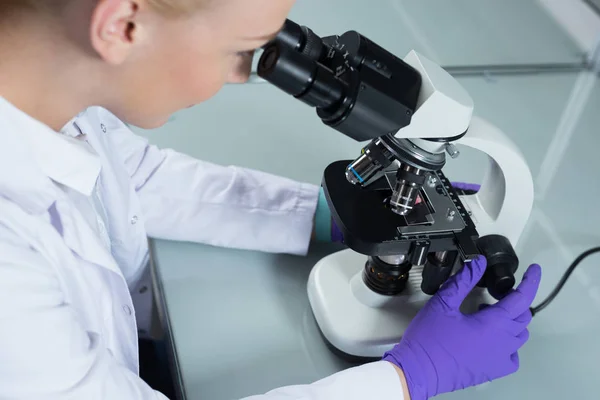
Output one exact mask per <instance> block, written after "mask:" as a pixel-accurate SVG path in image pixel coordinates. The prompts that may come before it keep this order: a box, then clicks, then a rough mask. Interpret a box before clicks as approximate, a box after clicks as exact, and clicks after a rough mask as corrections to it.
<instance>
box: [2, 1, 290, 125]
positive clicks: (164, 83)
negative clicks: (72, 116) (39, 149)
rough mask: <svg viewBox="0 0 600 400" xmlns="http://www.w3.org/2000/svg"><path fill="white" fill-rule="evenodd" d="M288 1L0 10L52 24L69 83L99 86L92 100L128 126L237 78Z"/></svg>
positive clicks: (15, 5)
mask: <svg viewBox="0 0 600 400" xmlns="http://www.w3.org/2000/svg"><path fill="white" fill-rule="evenodd" d="M293 3H294V0H0V14H3V15H5V16H7V17H6V18H2V21H1V24H2V25H4V26H5V27H8V29H10V24H17V22H16V21H20V22H25V25H27V24H26V22H31V21H34V20H35V21H36V23H37V25H34V24H29V25H28V26H44V27H47V28H48V29H53V30H54V31H56V32H57V34H56V35H52V38H50V37H49V38H48V41H50V40H52V41H53V43H55V45H54V46H53V47H55V48H57V49H58V52H59V53H63V50H64V54H65V55H67V54H68V56H65V59H69V60H70V65H69V64H66V65H65V68H69V67H70V66H72V67H73V73H74V76H73V77H72V84H74V85H78V86H79V85H89V87H90V91H92V89H91V88H94V87H95V88H101V90H102V92H103V93H98V94H97V95H96V98H97V99H92V100H91V101H93V103H94V104H99V105H102V106H105V107H107V108H109V109H110V110H111V111H112V112H114V113H115V114H117V115H118V116H119V117H120V118H122V119H124V120H126V121H128V122H130V123H133V124H135V125H139V126H142V127H155V126H158V125H161V124H162V123H164V122H165V121H166V120H167V118H168V116H169V115H170V114H172V113H173V112H175V111H177V110H179V109H182V108H185V107H187V106H191V105H194V104H197V103H200V102H202V101H205V100H207V99H208V98H210V97H212V96H213V95H214V94H216V93H217V92H218V91H219V89H221V87H222V86H223V85H224V84H225V83H226V82H244V81H245V80H246V79H247V77H248V74H249V70H250V65H251V59H252V54H253V50H254V49H256V48H258V47H260V46H262V45H263V44H265V43H266V42H267V41H268V40H269V39H271V38H272V37H273V36H274V35H275V34H276V33H277V31H278V30H279V29H280V28H281V26H282V25H283V22H284V20H285V18H286V16H287V14H288V12H289V11H290V9H291V7H292V5H293ZM40 21H44V23H41V22H40ZM25 25H23V26H25ZM20 34H21V35H23V34H27V31H23V32H21V33H20ZM57 38H58V39H57ZM57 40H59V42H57ZM57 55H58V54H57ZM74 64H77V65H74ZM75 67H77V68H75ZM84 67H85V68H84ZM76 71H77V72H76ZM86 71H87V72H86ZM78 75H82V76H78ZM86 75H87V76H86ZM48 79H52V77H50V76H49V77H48ZM67 89H68V88H67ZM95 91H98V89H96V90H95ZM1 95H2V93H0V96H1ZM88 95H89V97H93V95H94V93H92V92H90V93H88Z"/></svg>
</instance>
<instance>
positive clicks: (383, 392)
mask: <svg viewBox="0 0 600 400" xmlns="http://www.w3.org/2000/svg"><path fill="white" fill-rule="evenodd" d="M291 399H293V400H370V399H385V400H405V399H404V394H403V388H402V383H401V381H400V377H399V376H398V373H397V372H396V370H395V369H394V367H393V366H392V365H391V364H390V363H388V362H387V361H379V362H375V363H371V364H366V365H363V366H360V367H355V368H351V369H348V370H345V371H342V372H339V373H337V374H334V375H331V376H329V377H327V378H324V379H321V380H320V381H317V382H315V383H313V384H310V385H298V386H288V387H283V388H279V389H275V390H273V391H271V392H268V393H266V394H264V395H257V396H251V397H247V398H245V399H242V400H291ZM406 400H408V399H406Z"/></svg>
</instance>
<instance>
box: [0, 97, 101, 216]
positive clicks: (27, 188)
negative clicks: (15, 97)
mask: <svg viewBox="0 0 600 400" xmlns="http://www.w3.org/2000/svg"><path fill="white" fill-rule="evenodd" d="M72 129H73V125H72V122H70V123H69V124H68V125H67V126H66V127H65V130H66V131H67V134H63V133H58V132H55V131H54V130H52V129H50V128H49V127H48V126H46V125H44V124H42V123H41V122H39V121H36V120H35V119H33V118H32V117H30V116H28V115H27V114H25V113H24V112H22V111H21V110H19V109H17V108H16V107H15V106H13V105H12V104H11V103H9V102H8V101H6V100H5V99H4V98H2V97H0V154H1V155H2V156H1V157H0V190H2V192H3V193H4V194H6V195H8V196H9V197H13V198H15V199H13V200H19V201H18V202H20V203H25V205H26V206H27V207H28V208H30V211H33V209H37V211H43V210H47V209H48V207H49V206H50V205H51V204H52V203H53V201H54V200H55V199H54V198H53V197H52V196H51V195H50V193H52V192H53V190H46V189H49V185H50V184H51V181H54V182H57V183H59V184H62V185H65V186H67V187H70V188H72V189H74V190H76V191H78V192H81V193H82V194H84V195H88V196H89V195H90V194H91V193H92V191H93V189H94V186H95V184H96V181H97V179H98V176H99V175H100V170H101V163H100V158H99V157H98V155H97V154H95V153H93V152H92V150H91V149H89V148H88V147H87V146H85V143H83V142H82V141H81V140H79V139H76V138H73V137H72V136H75V135H73V134H72V133H70V132H69V131H68V130H72ZM50 180H51V181H50ZM16 198H18V199H16Z"/></svg>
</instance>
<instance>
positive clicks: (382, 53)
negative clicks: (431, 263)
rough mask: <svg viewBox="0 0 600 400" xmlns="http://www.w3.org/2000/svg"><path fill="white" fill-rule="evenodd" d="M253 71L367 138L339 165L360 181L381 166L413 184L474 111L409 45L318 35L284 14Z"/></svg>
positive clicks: (399, 208)
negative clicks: (395, 47) (396, 51)
mask: <svg viewBox="0 0 600 400" xmlns="http://www.w3.org/2000/svg"><path fill="white" fill-rule="evenodd" d="M258 75H259V76H261V77H262V78H264V79H265V80H267V81H268V82H270V83H272V84H274V85H275V86H277V87H278V88H280V89H282V90H283V91H285V92H286V93H288V94H291V95H293V96H294V97H296V98H297V99H299V100H301V101H303V102H304V103H306V104H308V105H309V106H311V107H315V108H316V110H317V114H318V116H319V117H320V118H321V120H322V121H323V122H324V123H325V124H326V125H328V126H330V127H332V128H333V129H335V130H337V131H339V132H341V133H343V134H344V135H346V136H349V137H351V138H353V139H355V140H357V141H370V143H369V144H368V145H367V146H366V147H364V149H363V150H362V153H361V155H360V156H359V157H358V158H357V159H356V160H354V162H352V163H350V165H348V167H347V169H346V171H345V176H346V178H347V179H348V181H349V182H351V183H352V184H356V185H361V186H366V185H369V184H370V183H371V182H373V181H374V180H373V178H377V177H380V174H381V173H383V171H384V170H385V169H387V168H393V169H395V170H397V171H402V172H399V173H400V175H401V176H400V178H401V180H402V178H407V179H409V180H410V182H413V183H416V184H417V186H420V185H419V184H418V182H420V181H421V180H422V177H420V176H421V175H422V174H423V173H424V172H426V171H438V170H440V169H441V168H442V167H443V166H444V165H445V162H446V158H445V153H444V150H446V149H447V147H446V146H447V145H448V144H450V143H451V142H452V141H454V140H457V139H459V138H460V137H462V135H464V133H465V132H466V131H467V129H468V127H469V123H470V120H471V116H472V112H473V101H472V100H471V98H470V97H469V95H468V93H467V92H466V91H465V90H464V89H463V88H462V86H461V85H460V84H459V83H458V82H457V81H456V80H455V79H454V78H453V77H452V76H451V75H450V74H448V72H446V71H445V70H444V69H443V68H441V67H440V66H439V65H437V64H435V63H434V62H432V61H430V60H428V59H426V58H425V57H423V56H421V55H419V54H417V53H416V52H414V51H412V52H410V53H409V54H408V55H407V56H406V57H405V59H404V60H401V59H400V58H398V57H396V56H395V55H393V54H391V53H390V52H388V51H387V50H385V49H383V48H381V47H380V46H379V45H377V44H375V43H373V42H372V41H371V40H369V39H368V38H366V37H364V36H363V35H361V34H359V33H357V32H355V31H349V32H346V33H344V34H343V35H341V36H337V35H336V36H330V37H325V38H320V37H319V36H317V35H316V34H315V33H314V32H312V31H311V30H310V29H309V28H307V27H303V26H302V27H301V26H299V25H298V24H296V23H294V22H292V21H290V20H287V21H286V22H285V25H284V27H283V29H282V30H281V32H280V33H279V35H278V36H277V37H276V38H275V39H274V40H273V41H272V42H270V43H269V44H267V45H266V46H265V48H264V53H263V55H262V56H261V58H260V61H259V63H258ZM448 150H449V152H450V154H452V155H455V154H456V153H457V151H456V149H455V148H454V147H448ZM409 192H415V191H414V190H409V189H408V188H406V187H404V189H403V188H399V191H397V193H396V196H395V198H396V201H395V202H394V203H393V204H394V206H393V207H392V209H393V210H394V211H395V212H397V213H399V214H402V215H403V214H406V213H408V212H410V210H411V209H412V206H413V205H414V202H415V201H416V200H417V198H416V197H414V196H412V197H410V198H409V199H407V200H406V201H401V199H402V198H403V197H406V195H410V193H409Z"/></svg>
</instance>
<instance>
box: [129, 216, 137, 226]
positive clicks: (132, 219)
mask: <svg viewBox="0 0 600 400" xmlns="http://www.w3.org/2000/svg"><path fill="white" fill-rule="evenodd" d="M137 222H138V217H137V215H134V216H133V217H131V225H135V224H137Z"/></svg>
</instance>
